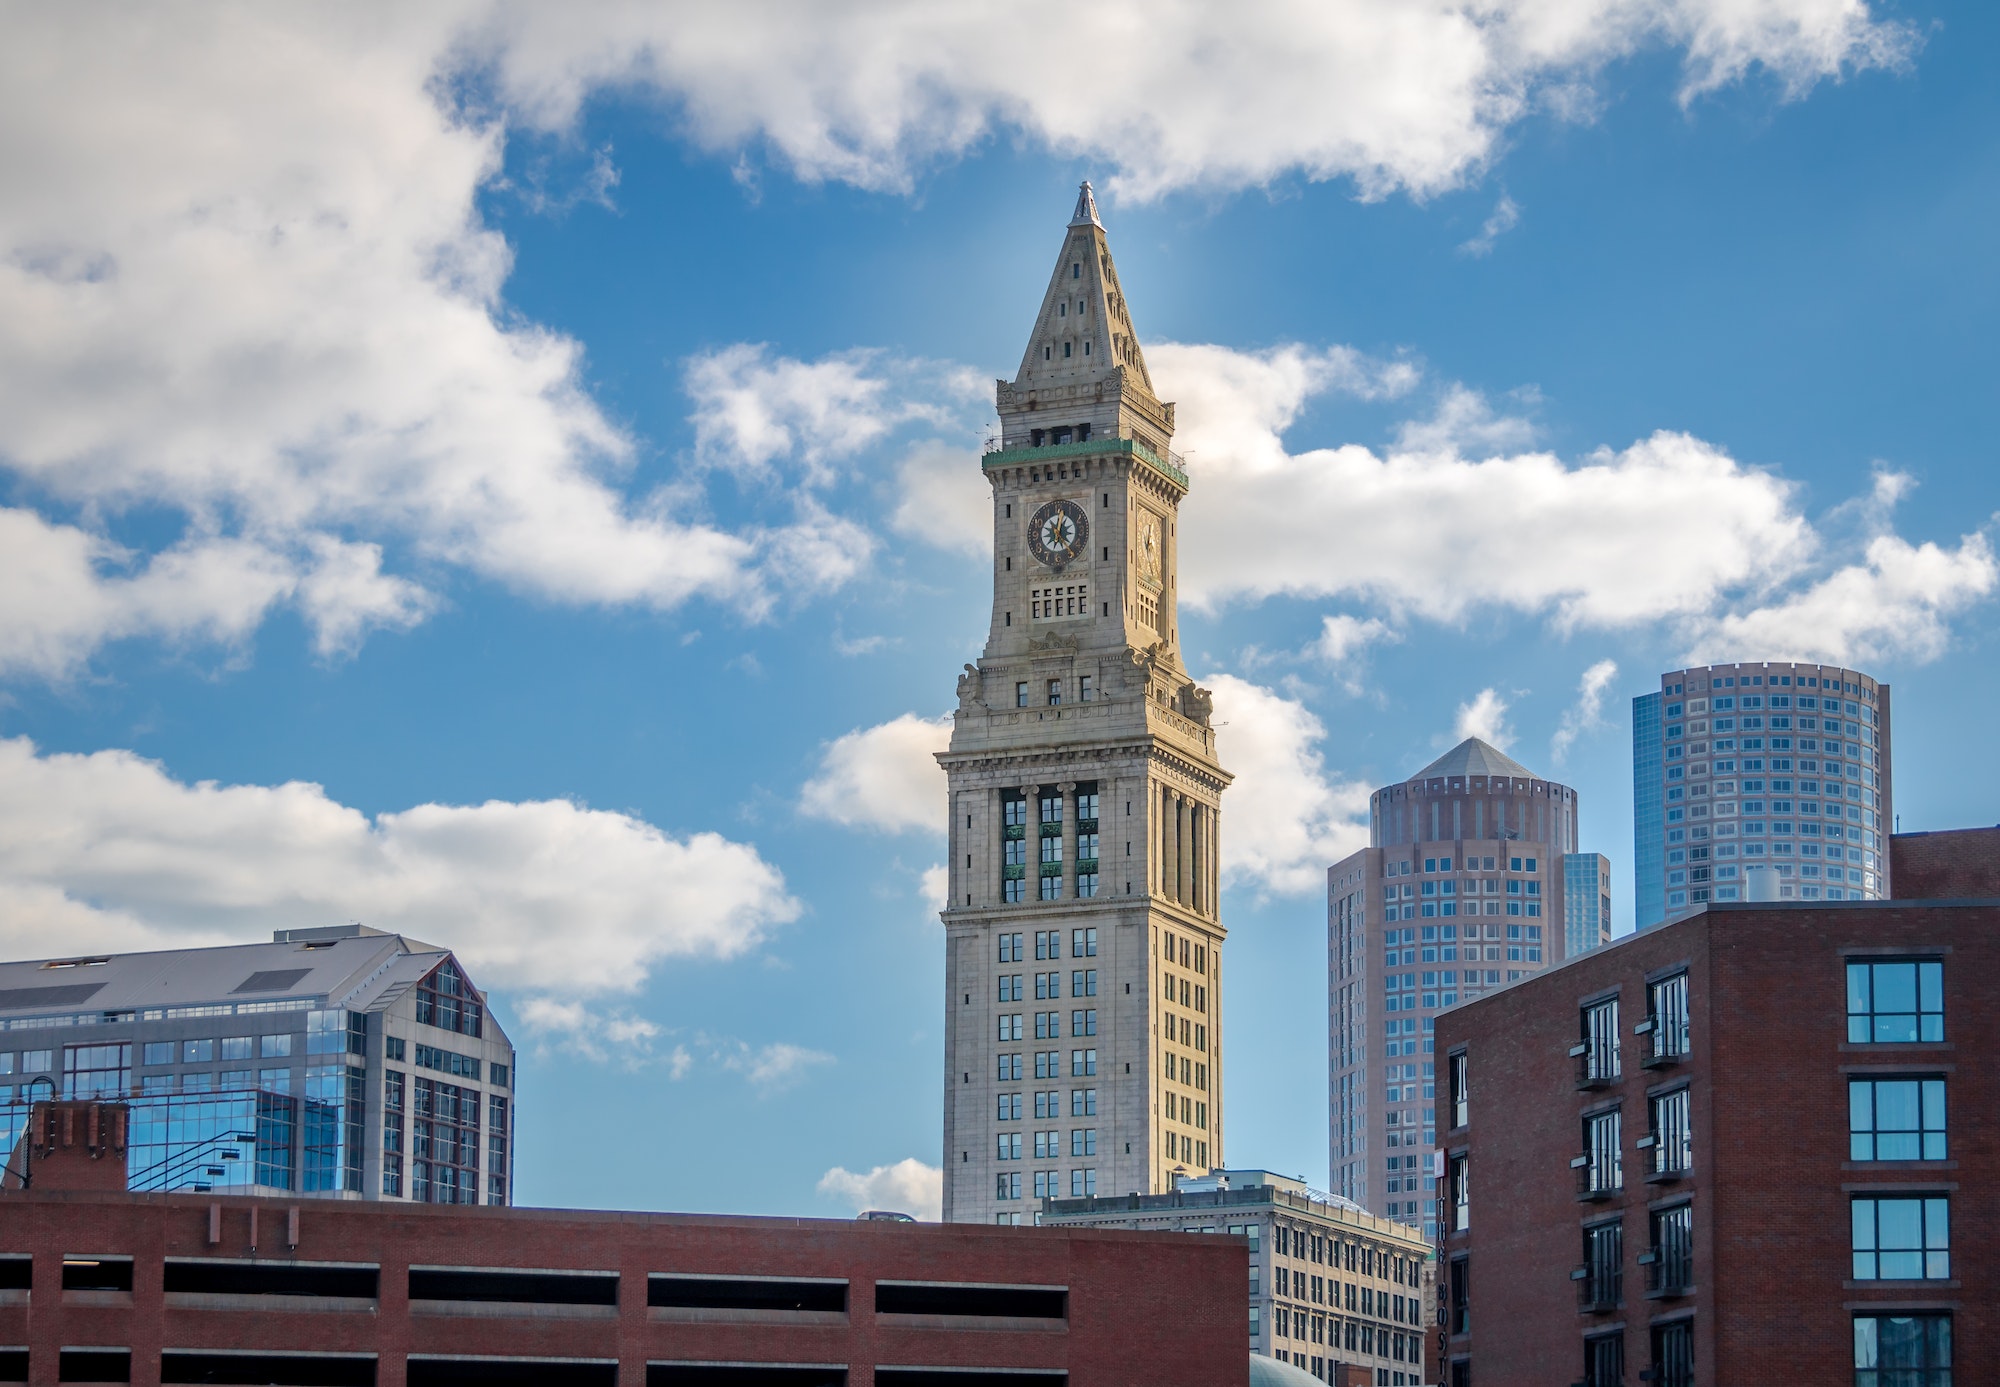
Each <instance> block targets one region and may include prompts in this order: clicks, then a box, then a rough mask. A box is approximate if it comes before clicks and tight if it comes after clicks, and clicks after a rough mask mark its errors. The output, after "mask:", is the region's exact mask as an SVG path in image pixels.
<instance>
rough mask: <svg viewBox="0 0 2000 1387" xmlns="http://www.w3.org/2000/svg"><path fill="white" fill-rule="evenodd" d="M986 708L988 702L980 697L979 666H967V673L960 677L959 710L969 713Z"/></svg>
mask: <svg viewBox="0 0 2000 1387" xmlns="http://www.w3.org/2000/svg"><path fill="white" fill-rule="evenodd" d="M985 706H986V700H985V699H984V698H982V697H980V678H979V666H977V665H967V666H966V667H965V673H963V674H961V675H959V676H958V709H959V711H960V712H962V713H969V712H971V711H972V710H973V709H975V708H984V707H985Z"/></svg>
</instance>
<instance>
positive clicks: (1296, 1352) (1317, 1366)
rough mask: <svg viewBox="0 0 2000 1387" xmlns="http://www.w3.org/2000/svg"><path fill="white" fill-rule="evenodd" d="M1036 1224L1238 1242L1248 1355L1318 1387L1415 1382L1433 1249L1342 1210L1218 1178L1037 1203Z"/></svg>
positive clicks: (1431, 1294)
mask: <svg viewBox="0 0 2000 1387" xmlns="http://www.w3.org/2000/svg"><path fill="white" fill-rule="evenodd" d="M1038 1222H1040V1223H1042V1224H1044V1225H1063V1226H1071V1227H1074V1226H1078V1225H1082V1226H1087V1227H1092V1228H1130V1229H1137V1230H1141V1231H1151V1232H1162V1233H1222V1234H1233V1235H1235V1236H1237V1237H1240V1238H1243V1239H1245V1240H1246V1241H1247V1242H1248V1243H1249V1245H1250V1303H1249V1306H1248V1313H1249V1321H1250V1351H1251V1352H1252V1353H1253V1354H1258V1355H1263V1356H1267V1357H1270V1358H1273V1359H1276V1360H1277V1361H1278V1362H1280V1363H1289V1364H1293V1365H1295V1366H1297V1367H1299V1368H1301V1369H1303V1370H1304V1371H1305V1372H1307V1373H1309V1374H1310V1375H1311V1376H1312V1377H1314V1378H1316V1379H1318V1380H1320V1381H1322V1382H1338V1381H1341V1375H1340V1373H1339V1369H1340V1368H1341V1367H1342V1366H1345V1365H1353V1366H1357V1367H1361V1368H1364V1369H1367V1370H1368V1373H1369V1378H1370V1380H1371V1381H1373V1382H1379V1383H1386V1384H1391V1385H1392V1387H1415V1384H1420V1383H1422V1382H1423V1381H1424V1376H1423V1361H1424V1358H1423V1335H1424V1326H1425V1325H1427V1324H1429V1323H1430V1318H1431V1317H1430V1314H1429V1313H1428V1308H1427V1307H1429V1306H1432V1305H1434V1304H1435V1303H1436V1302H1435V1295H1436V1287H1435V1280H1434V1276H1433V1273H1432V1263H1431V1261H1430V1251H1431V1249H1430V1248H1429V1247H1428V1246H1427V1245H1426V1244H1425V1243H1424V1242H1423V1240H1422V1239H1421V1238H1420V1237H1418V1235H1417V1233H1416V1230H1415V1229H1412V1228H1409V1227H1407V1226H1405V1225H1404V1224H1402V1223H1400V1222H1398V1221H1396V1220H1393V1219H1386V1218H1377V1217H1376V1216H1375V1215H1374V1214H1371V1213H1369V1212H1368V1211H1367V1210H1366V1209H1363V1208H1362V1207H1361V1206H1360V1205H1359V1204H1356V1203H1355V1202H1354V1201H1352V1200H1350V1199H1342V1198H1341V1197H1340V1196H1339V1195H1334V1194H1324V1193H1321V1192H1319V1191H1316V1190H1313V1189H1310V1188H1308V1187H1307V1185H1306V1183H1305V1181H1303V1180H1296V1179H1293V1178H1291V1177H1289V1176H1285V1175H1276V1174H1273V1173H1272V1172H1271V1171H1268V1170H1217V1171H1212V1172H1210V1173H1209V1174H1208V1175H1207V1176H1204V1177H1200V1178H1196V1179H1183V1180H1181V1181H1180V1182H1179V1184H1178V1186H1177V1187H1176V1188H1175V1189H1173V1190H1171V1191H1169V1192H1167V1193H1165V1194H1134V1195H1113V1196H1105V1195H1100V1196H1098V1197H1097V1198H1095V1199H1051V1200H1046V1201H1044V1202H1043V1204H1042V1212H1041V1215H1040V1218H1039V1219H1038Z"/></svg>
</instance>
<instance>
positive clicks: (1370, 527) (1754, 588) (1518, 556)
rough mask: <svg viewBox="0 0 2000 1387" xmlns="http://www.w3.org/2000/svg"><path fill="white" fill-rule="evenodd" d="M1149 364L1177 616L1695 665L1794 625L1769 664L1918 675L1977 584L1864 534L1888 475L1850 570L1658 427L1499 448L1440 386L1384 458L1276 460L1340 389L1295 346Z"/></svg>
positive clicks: (1724, 468) (1924, 548)
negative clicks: (1232, 612) (1490, 632)
mask: <svg viewBox="0 0 2000 1387" xmlns="http://www.w3.org/2000/svg"><path fill="white" fill-rule="evenodd" d="M1148 357H1149V359H1150V360H1151V362H1152V365H1153V369H1154V371H1155V375H1156V379H1158V381H1159V382H1160V383H1161V386H1162V388H1163V391H1164V393H1165V394H1167V395H1168V396H1169V397H1177V398H1178V401H1179V406H1180V408H1179V418H1180V419H1181V421H1182V432H1181V435H1180V439H1179V440H1178V441H1181V442H1184V443H1185V444H1186V445H1187V448H1188V451H1189V453H1190V454H1192V455H1193V456H1194V457H1195V458H1196V459H1197V462H1196V466H1197V470H1198V472H1199V474H1200V479H1201V482H1202V486H1203V490H1202V498H1203V501H1202V504H1201V505H1200V506H1198V507H1191V508H1190V509H1189V511H1188V512H1187V514H1186V515H1185V517H1184V520H1183V527H1182V548H1181V592H1182V596H1183V598H1184V599H1185V600H1186V601H1188V602H1189V603H1190V604H1191V605H1193V606H1195V607H1197V608H1201V609H1206V610H1210V611H1213V610H1216V609H1219V608H1221V607H1222V606H1224V605H1226V604H1228V603H1230V602H1238V601H1258V600H1262V599H1266V598H1270V597H1274V596H1281V595H1283V596H1293V597H1306V598H1327V597H1336V598H1348V599H1356V598H1361V599H1372V600H1374V601H1376V602H1379V603H1381V604H1382V605H1383V606H1385V607H1386V608H1388V609H1389V610H1390V611H1391V613H1393V614H1394V615H1395V616H1397V617H1399V618H1400V617H1404V616H1408V615H1416V616H1422V617H1427V618H1429V619H1431V620H1435V621H1440V622H1448V623H1457V622H1462V621H1464V620H1465V619H1466V618H1467V617H1468V616H1470V615H1471V614H1472V613H1474V612H1475V611H1480V610H1495V609H1498V610H1511V611H1514V612H1518V613H1523V614H1529V615H1543V616H1546V617H1548V618H1549V619H1550V620H1551V621H1552V622H1553V623H1554V624H1555V625H1556V626H1557V628H1558V629H1561V630H1563V631H1574V630H1578V629H1600V630H1608V629H1629V628H1632V627H1636V626H1641V625H1645V624H1649V623H1662V624H1664V625H1666V626H1667V628H1668V629H1669V630H1670V631H1679V632H1683V633H1685V637H1686V639H1687V640H1688V641H1690V643H1692V644H1694V645H1695V646H1696V647H1698V648H1700V649H1702V650H1704V651H1709V650H1715V649H1721V648H1724V647H1728V648H1731V649H1742V650H1744V651H1745V652H1746V653H1747V652H1748V651H1750V650H1751V649H1752V648H1754V649H1755V650H1756V651H1757V652H1758V654H1759V658H1765V656H1764V655H1763V654H1762V651H1763V647H1761V646H1756V645H1755V642H1756V641H1757V640H1759V639H1763V638H1767V637H1768V638H1772V639H1777V638H1778V636H1779V635H1780V628H1781V627H1785V626H1788V625H1789V624H1790V623H1791V622H1792V621H1793V620H1794V619H1797V620H1798V623H1799V624H1798V626H1797V629H1796V630H1795V631H1793V633H1792V634H1789V635H1785V636H1784V637H1783V639H1782V640H1779V644H1782V645H1785V646H1786V647H1787V648H1788V649H1800V650H1802V651H1803V648H1805V647H1810V649H1811V652H1812V653H1813V654H1814V655H1823V656H1825V657H1826V658H1836V657H1838V658H1846V657H1847V655H1848V654H1852V655H1854V656H1856V657H1857V658H1858V657H1859V656H1860V654H1861V653H1863V652H1866V653H1867V654H1868V655H1869V656H1870V657H1871V658H1875V659H1878V660H1879V659H1881V658H1884V657H1888V656H1907V657H1910V658H1914V659H1926V658H1932V657H1934V656H1935V655H1936V654H1937V653H1939V651H1940V650H1941V649H1942V648H1943V645H1944V643H1945V641H1946V640H1947V639H1948V635H1949V631H1948V626H1947V618H1948V617H1949V616H1950V615H1952V614H1953V613H1954V612H1957V611H1960V610H1963V609H1964V608H1965V607H1966V606H1967V605H1969V604H1970V603H1971V602H1973V601H1975V600H1978V599H1980V598H1983V597H1985V596H1987V595H1988V594H1989V593H1990V592H1991V590H1992V587H1993V580H1994V560H1993V556H1992V553H1991V549H1990V546H1989V545H1988V543H1987V541H1986V540H1985V538H1984V537H1983V536H1980V535H1977V534H1975V535H1968V536H1965V537H1964V538H1962V539H1961V540H1960V541H1959V543H1958V545H1957V546H1956V547H1955V548H1947V547H1945V546H1943V545H1938V544H1934V543H1924V544H1920V545H1913V544H1911V543H1910V542H1908V541H1906V540H1903V539H1901V538H1899V537H1897V536H1895V535H1894V534H1891V533H1884V532H1882V531H1883V529H1884V527H1886V525H1887V523H1888V518H1887V510H1888V507H1889V506H1890V504H1892V503H1893V501H1894V500H1895V498H1896V497H1897V496H1900V495H1902V494H1904V492H1905V491H1907V484H1906V481H1904V480H1897V479H1896V478H1895V477H1893V476H1892V477H1891V478H1890V479H1889V480H1887V481H1884V480H1883V479H1881V478H1878V479H1877V481H1876V482H1875V484H1874V486H1873V487H1872V488H1871V491H1870V494H1869V497H1868V498H1867V500H1866V502H1865V503H1864V504H1863V506H1862V507H1861V510H1862V511H1863V512H1864V513H1865V518H1866V520H1867V523H1868V525H1869V526H1870V527H1871V528H1872V530H1873V531H1874V532H1875V533H1874V537H1873V538H1872V539H1870V540H1869V541H1868V545H1867V550H1866V556H1865V559H1864V561H1862V562H1858V563H1843V560H1842V554H1841V549H1840V546H1839V545H1838V544H1837V543H1836V542H1835V539H1834V538H1833V537H1830V536H1829V534H1828V533H1826V532H1823V531H1822V530H1821V529H1820V528H1819V527H1816V526H1815V525H1814V524H1813V523H1812V522H1811V521H1810V520H1808V519H1807V517H1806V516H1805V515H1804V514H1803V513H1802V512H1801V510H1800V508H1799V505H1798V501H1799V497H1798V489H1797V487H1796V486H1794V485H1793V484H1792V483H1790V482H1788V481H1787V480H1785V479H1784V478H1783V477H1781V476H1779V475H1777V474H1775V473H1773V472H1771V471H1768V470H1763V469H1759V468H1753V467H1748V466H1745V465H1743V464H1742V463H1740V462H1738V461H1737V460H1736V459H1735V458H1733V457H1731V456H1729V455H1728V453H1726V452H1725V451H1723V450H1722V449H1721V448H1718V447H1717V446H1715V445H1714V444H1711V443H1707V442H1704V441H1703V440H1701V439H1698V438H1694V437H1692V436H1690V435H1688V434H1684V433H1675V432H1670V431H1665V430H1662V431H1660V432H1657V433H1655V434H1653V435H1652V436H1651V437H1649V438H1645V439H1641V440H1639V441H1638V442H1636V443H1633V444H1631V445H1629V446H1627V447H1625V448H1623V449H1621V450H1612V449H1608V448H1607V449H1600V450H1599V451H1597V452H1595V453H1592V454H1590V455H1589V456H1587V457H1585V458H1584V459H1582V460H1581V461H1579V462H1567V461H1564V460H1563V459H1561V458H1558V457H1556V456H1555V455H1554V454H1552V453H1546V452H1514V451H1508V450H1509V449H1510V448H1513V447H1518V446H1519V445H1520V444H1522V443H1524V442H1525V441H1526V439H1527V426H1526V425H1525V424H1524V423H1522V422H1521V421H1518V420H1512V419H1509V418H1507V417H1506V416H1502V415H1496V414H1494V413H1493V412H1492V410H1491V409H1490V407H1489V406H1488V405H1487V404H1486V402H1485V401H1484V399H1483V397H1480V396H1478V395H1476V394H1475V393H1473V392H1470V391H1464V390H1462V388H1460V387H1456V386H1451V385H1447V386H1445V387H1443V398H1442V400H1441V402H1440V404H1439V406H1438V409H1437V411H1436V413H1434V414H1433V415H1432V416H1431V418H1430V419H1429V420H1426V421H1419V422H1417V423H1415V424H1412V425H1407V426H1405V427H1404V429H1402V430H1401V431H1400V433H1399V434H1398V441H1397V444H1396V446H1394V447H1392V448H1389V449H1388V450H1386V451H1383V452H1377V451H1375V450H1372V449H1369V448H1366V447H1362V446H1359V445H1355V444H1349V445H1346V446H1342V447H1337V448H1322V449H1312V450H1308V451H1305V452H1300V453H1293V452H1291V451H1289V450H1288V448H1287V447H1286V445H1285V442H1284V433H1285V432H1286V430H1287V429H1289V428H1290V426H1291V425H1292V423H1293V421H1294V420H1295V419H1296V418H1297V417H1298V416H1299V414H1300V412H1301V411H1302V410H1303V408H1304V407H1305V405H1306V403H1307V401H1308V400H1309V399H1310V398H1311V397H1312V396H1313V395H1315V394H1317V393H1319V392H1320V391H1323V390H1341V389H1347V388H1350V387H1349V384H1348V382H1349V381H1351V380H1353V379H1355V376H1354V375H1353V374H1352V373H1349V374H1348V375H1346V376H1345V377H1343V376H1342V375H1339V374H1325V375H1316V374H1315V373H1314V372H1313V371H1311V370H1308V369H1303V367H1302V363H1305V362H1310V361H1313V360H1316V359H1319V360H1323V359H1324V357H1323V356H1318V355H1316V354H1313V353H1308V352H1307V351H1306V350H1305V349H1303V348H1299V347H1280V348H1274V349H1270V350H1267V351H1263V352H1249V353H1246V352H1237V351H1232V350H1230V349H1228V348H1223V347H1216V346H1185V345H1178V344H1172V343H1162V344H1159V345H1156V346H1152V347H1149V348H1148ZM1359 379H1360V380H1361V382H1362V388H1364V389H1365V388H1370V387H1369V386H1368V385H1367V381H1368V375H1367V373H1366V372H1365V371H1363V372H1362V373H1361V375H1360V377H1359ZM1409 389H1410V386H1409V385H1408V384H1404V385H1402V386H1401V391H1402V392H1403V393H1407V391H1408V390H1409ZM1468 454H1490V455H1486V456H1468ZM1847 509H1849V508H1836V512H1835V514H1836V515H1837V516H1838V515H1843V514H1845V511H1846V510H1847ZM1330 537H1333V538H1336V539H1337V541H1338V542H1331V543H1330V542H1329V538H1330ZM1557 537H1559V540H1558V539H1557ZM1440 553H1448V554H1450V555H1452V562H1451V563H1450V564H1442V565H1441V564H1439V563H1437V562H1436V561H1435V556H1436V555H1438V554H1440ZM1634 554H1644V555H1645V556H1646V561H1645V562H1644V563H1634V562H1632V556H1633V555H1634ZM1467 574H1473V575H1476V580H1475V581H1467V580H1466V577H1465V575H1467ZM1771 658H1775V656H1772V657H1771Z"/></svg>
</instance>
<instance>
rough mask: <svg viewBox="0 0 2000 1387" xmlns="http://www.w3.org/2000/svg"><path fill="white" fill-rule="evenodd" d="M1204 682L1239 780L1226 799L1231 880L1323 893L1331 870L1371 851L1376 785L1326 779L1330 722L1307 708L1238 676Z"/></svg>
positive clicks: (1261, 888)
mask: <svg viewBox="0 0 2000 1387" xmlns="http://www.w3.org/2000/svg"><path fill="white" fill-rule="evenodd" d="M1202 682H1203V683H1204V684H1206V685H1208V686H1209V687H1210V688H1211V689H1212V690H1213V691H1214V693H1215V721H1216V724H1217V725H1218V726H1219V727H1220V728H1221V730H1220V731H1219V732H1218V733H1217V736H1216V741H1217V745H1218V749H1219V750H1220V753H1221V755H1222V759H1223V764H1224V765H1225V766H1226V767H1228V769H1229V770H1230V771H1232V772H1233V773H1234V774H1235V776H1236V782H1235V784H1233V785H1231V786H1230V787H1229V789H1228V791H1227V792H1226V793H1225V794H1224V796H1223V801H1222V813H1223V825H1224V828H1223V834H1222V873H1223V881H1224V882H1225V884H1232V885H1241V886H1247V887H1249V888H1251V889H1252V890H1254V891H1256V892H1258V893H1259V894H1263V895H1308V894H1311V893H1313V892H1316V891H1319V890H1321V889H1323V888H1324V886H1325V884H1326V882H1325V875H1326V869H1327V868H1328V867H1329V866H1331V865H1332V864H1333V863H1335V862H1337V861H1339V860H1340V859H1341V858H1343V857H1345V856H1347V855H1348V854H1349V853H1351V852H1353V851H1355V850H1356V849H1358V848H1363V847H1366V846H1367V845H1368V830H1367V825H1366V823H1365V822H1364V819H1365V816H1366V814H1367V810H1368V787H1367V786H1365V785H1362V784H1359V783H1356V782H1352V781H1344V780H1340V779H1338V778H1336V777H1334V776H1333V775H1331V774H1329V773H1328V771H1327V768H1326V758H1325V756H1324V754H1323V753H1322V752H1321V750H1320V744H1321V743H1322V742H1323V741H1325V739H1326V726H1325V724H1323V723H1322V722H1320V720H1319V719H1318V718H1317V717H1314V716H1313V714H1312V713H1311V711H1310V710H1308V709H1307V708H1306V706H1305V705H1304V704H1303V703H1300V702H1299V701H1298V700H1296V699H1291V698H1286V697H1284V696H1283V695H1282V694H1279V693H1276V692H1274V691H1273V690H1271V689H1268V688H1265V687H1263V686H1262V685H1259V684H1252V683H1250V682H1249V681H1248V680H1244V679H1239V678H1237V677H1236V676H1234V675H1230V674H1215V675H1210V676H1208V677H1206V678H1204V679H1203V681H1202Z"/></svg>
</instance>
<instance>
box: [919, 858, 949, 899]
mask: <svg viewBox="0 0 2000 1387" xmlns="http://www.w3.org/2000/svg"><path fill="white" fill-rule="evenodd" d="M919 889H920V891H921V893H922V895H923V898H924V899H925V900H926V901H928V902H929V903H930V904H931V905H932V906H933V907H935V908H936V909H938V910H943V909H944V908H945V907H946V906H947V905H949V904H950V903H951V902H950V900H949V899H948V897H949V895H950V893H951V870H950V869H949V868H948V867H946V866H945V865H944V863H942V862H934V863H932V864H931V865H930V866H928V867H926V868H924V870H923V875H922V877H921V878H920V888H919Z"/></svg>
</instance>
